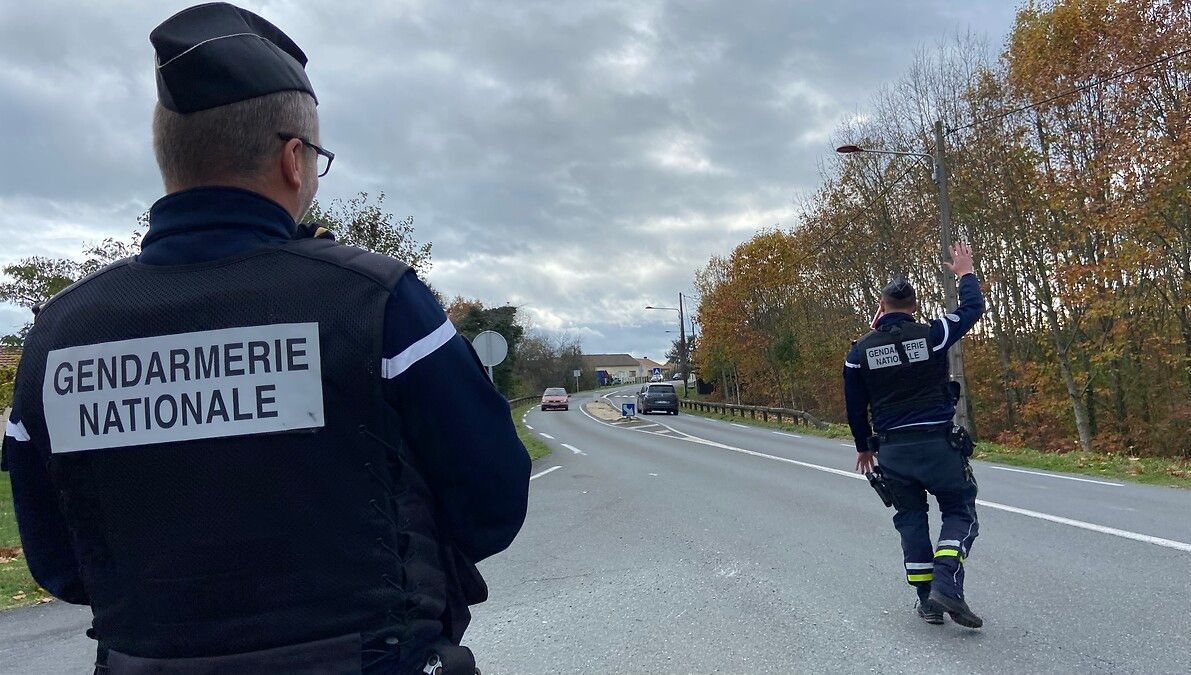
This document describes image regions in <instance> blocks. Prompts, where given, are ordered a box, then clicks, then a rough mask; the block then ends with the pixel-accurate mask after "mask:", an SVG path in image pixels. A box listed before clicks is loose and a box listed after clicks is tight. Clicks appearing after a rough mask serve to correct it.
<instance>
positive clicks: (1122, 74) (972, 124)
mask: <svg viewBox="0 0 1191 675" xmlns="http://www.w3.org/2000/svg"><path fill="white" fill-rule="evenodd" d="M1185 54H1191V48H1187V49H1184V50H1182V51H1178V52H1175V53H1173V54H1169V55H1167V56H1163V57H1162V58H1160V59H1158V60H1156V61H1150V62H1149V63H1144V64H1142V65H1140V66H1137V67H1135V68H1130V69H1129V70H1125V71H1122V72H1119V73H1117V74H1115V75H1109V76H1108V77H1105V78H1103V79H1100V80H1095V81H1093V82H1089V83H1087V84H1082V85H1080V86H1078V87H1075V88H1074V89H1070V90H1068V91H1064V92H1062V93H1059V94H1055V95H1054V96H1051V97H1049V98H1044V99H1042V100H1041V101H1035V102H1033V103H1028V104H1026V105H1023V106H1020V107H1017V108H1014V109H1013V110H1007V111H1005V112H1003V113H999V114H996V115H992V116H991V117H984V118H981V119H977V120H973V121H971V122H969V123H967V124H965V125H963V126H960V127H955V128H954V129H948V130H947V133H948V134H953V133H955V132H957V131H963V130H964V129H971V128H972V127H975V126H979V125H981V124H985V123H987V122H995V121H997V120H999V119H1002V118H1005V117H1008V116H1010V115H1016V114H1017V113H1019V112H1023V111H1026V110H1030V109H1031V108H1037V107H1038V106H1040V105H1046V104H1047V103H1051V102H1054V101H1057V100H1059V99H1061V98H1066V97H1068V96H1071V95H1072V94H1078V93H1079V92H1081V91H1084V90H1086V89H1091V88H1092V87H1099V86H1100V85H1102V84H1108V83H1109V82H1112V81H1113V80H1119V79H1120V78H1122V77H1125V76H1126V75H1132V74H1133V73H1136V72H1137V71H1139V70H1145V69H1146V68H1151V67H1153V66H1156V65H1158V64H1159V63H1163V62H1165V61H1169V60H1171V59H1177V58H1178V57H1180V56H1183V55H1185Z"/></svg>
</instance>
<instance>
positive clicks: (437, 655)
mask: <svg viewBox="0 0 1191 675" xmlns="http://www.w3.org/2000/svg"><path fill="white" fill-rule="evenodd" d="M422 672H423V673H425V675H479V672H480V669H479V668H476V657H475V654H472V653H471V650H470V649H468V648H467V647H464V646H463V645H457V644H453V643H452V642H450V641H449V640H447V639H445V638H443V639H440V640H439V641H438V642H435V643H434V644H433V645H431V646H430V653H429V655H428V656H427V658H426V665H425V666H424V667H423V668H422Z"/></svg>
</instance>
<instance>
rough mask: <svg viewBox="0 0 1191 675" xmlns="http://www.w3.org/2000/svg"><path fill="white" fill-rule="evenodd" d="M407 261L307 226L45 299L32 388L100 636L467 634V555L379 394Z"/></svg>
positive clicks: (125, 647) (103, 277) (180, 651)
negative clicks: (459, 552) (302, 232)
mask: <svg viewBox="0 0 1191 675" xmlns="http://www.w3.org/2000/svg"><path fill="white" fill-rule="evenodd" d="M406 269H407V268H406V267H405V266H404V265H402V264H401V263H398V262H396V261H394V260H392V259H390V258H386V257H384V256H379V255H374V254H371V253H366V252H364V251H360V250H358V249H354V248H351V247H347V246H340V245H337V244H335V243H334V242H333V241H330V240H327V239H303V240H296V241H292V242H287V243H285V244H284V245H279V246H274V247H267V248H261V249H256V250H254V251H251V252H248V253H245V254H242V255H238V256H234V257H230V258H224V259H220V260H216V261H213V262H209V263H202V264H196V265H185V266H174V267H159V266H149V265H143V264H140V263H137V262H136V261H135V260H134V259H128V260H123V261H120V262H117V263H115V264H113V265H111V266H109V267H107V268H105V269H103V270H101V271H99V272H97V273H95V274H93V275H91V276H90V277H88V278H86V279H84V280H83V281H81V282H79V283H77V284H75V285H73V286H71V287H69V288H68V289H66V290H65V291H63V292H62V293H60V294H59V295H58V296H56V297H55V298H54V299H52V300H51V301H50V302H49V303H47V304H46V306H45V307H43V308H42V310H41V311H40V313H39V314H38V317H37V321H36V325H35V326H34V328H33V330H32V331H31V332H30V334H29V337H28V340H27V342H26V346H25V358H24V359H23V363H22V366H23V367H25V368H31V369H33V372H31V373H29V375H31V376H29V377H25V378H23V381H24V382H28V383H31V384H30V385H29V386H34V385H35V384H40V385H41V390H40V391H24V392H22V396H21V400H22V401H23V402H24V404H25V407H26V411H25V420H26V426H27V428H28V431H29V434H30V436H31V437H32V438H33V440H34V441H35V442H36V443H37V444H38V445H39V446H40V447H49V448H50V449H51V451H52V459H51V461H50V469H51V473H52V475H53V479H54V484H55V487H56V488H57V489H58V491H59V492H60V496H61V500H60V501H61V504H62V508H63V511H64V513H65V516H66V520H67V522H68V524H69V526H70V528H71V530H72V536H73V540H74V544H75V549H76V552H77V555H78V556H79V559H80V563H81V567H82V569H81V575H82V577H83V581H84V584H85V586H86V589H87V591H88V594H89V596H90V598H91V603H92V608H93V610H94V614H95V620H94V630H95V633H96V634H97V637H98V639H99V640H100V641H101V642H102V643H104V644H106V645H107V646H108V647H110V648H111V649H113V650H115V651H118V652H121V653H124V654H130V655H134V656H138V657H149V658H179V657H196V656H211V655H221V654H237V653H244V652H251V651H257V650H264V649H270V648H274V647H279V646H286V645H295V644H301V643H307V642H314V641H319V640H329V639H333V638H338V637H341V636H351V635H358V634H362V635H363V637H362V638H361V640H362V641H369V640H373V641H375V640H376V639H377V638H380V639H381V642H382V643H383V644H385V645H391V646H393V648H394V649H397V648H398V647H403V646H405V645H418V644H425V643H427V642H429V641H431V640H434V639H435V638H437V637H439V636H440V635H442V634H447V635H452V636H458V637H461V636H462V630H463V627H464V626H466V622H467V619H468V618H469V615H468V614H467V611H466V610H467V607H466V604H467V603H466V602H462V603H461V609H460V607H459V605H460V602H458V598H459V595H460V591H459V589H458V588H457V586H458V582H457V581H456V578H457V574H458V572H457V569H456V567H455V565H456V563H457V560H456V559H455V555H456V554H455V553H454V551H453V549H451V548H450V547H449V545H448V543H447V542H446V541H445V538H444V537H443V536H442V535H441V532H440V531H439V528H438V527H437V525H436V521H435V514H434V511H433V507H432V506H431V504H432V500H431V497H430V495H429V491H428V488H427V486H426V485H425V483H424V481H423V479H422V478H421V475H420V471H419V469H418V467H417V466H416V464H415V463H414V460H413V458H412V456H411V455H410V454H409V453H408V452H406V451H405V450H404V449H403V448H402V441H401V433H400V423H401V420H400V416H399V414H398V411H395V410H393V409H392V408H391V407H390V406H389V405H388V404H387V403H386V402H385V400H384V398H383V396H382V392H381V383H382V378H381V374H380V372H379V371H380V367H381V359H382V353H381V339H382V331H383V323H384V313H385V306H386V302H387V300H388V298H389V295H390V291H391V289H392V288H393V287H394V284H396V282H397V280H398V279H399V278H400V277H401V275H402V274H403V273H404V272H405V271H406ZM471 570H473V571H474V567H472V568H471ZM477 578H478V576H477ZM471 581H472V582H473V583H474V582H475V580H474V579H472V580H471ZM479 584H480V585H481V586H482V580H481V581H480V582H479ZM472 595H473V601H474V595H475V594H474V593H473V594H472ZM449 605H451V607H449ZM456 640H457V638H456Z"/></svg>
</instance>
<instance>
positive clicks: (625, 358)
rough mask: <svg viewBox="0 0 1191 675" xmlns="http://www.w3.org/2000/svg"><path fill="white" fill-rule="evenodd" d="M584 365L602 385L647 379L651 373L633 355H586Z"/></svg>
mask: <svg viewBox="0 0 1191 675" xmlns="http://www.w3.org/2000/svg"><path fill="white" fill-rule="evenodd" d="M583 365H584V367H585V368H586V369H587V370H589V371H591V372H593V373H595V374H596V378H597V379H599V380H600V384H608V383H610V382H611V381H612V380H613V379H616V380H620V381H621V382H633V381H635V380H638V379H640V378H643V377H646V373H648V372H649V371H647V370H645V369H644V367H643V366H642V365H641V363H640V362H639V361H638V360H637V359H635V358H633V356H632V355H631V354H584V355H583ZM600 373H603V375H602V376H601V375H600Z"/></svg>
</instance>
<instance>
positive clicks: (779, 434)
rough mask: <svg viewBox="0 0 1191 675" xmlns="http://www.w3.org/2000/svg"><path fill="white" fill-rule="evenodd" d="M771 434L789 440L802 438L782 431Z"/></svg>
mask: <svg viewBox="0 0 1191 675" xmlns="http://www.w3.org/2000/svg"><path fill="white" fill-rule="evenodd" d="M773 433H775V434H777V435H778V436H789V437H790V438H802V436H799V435H798V434H787V433H786V432H784V431H775V432H773Z"/></svg>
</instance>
